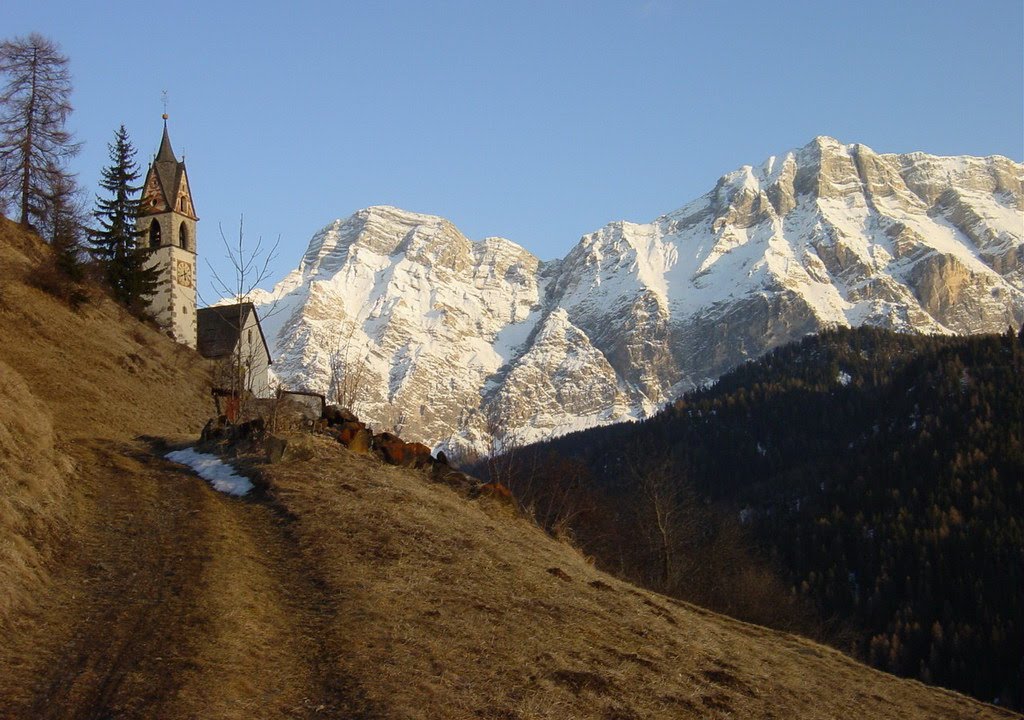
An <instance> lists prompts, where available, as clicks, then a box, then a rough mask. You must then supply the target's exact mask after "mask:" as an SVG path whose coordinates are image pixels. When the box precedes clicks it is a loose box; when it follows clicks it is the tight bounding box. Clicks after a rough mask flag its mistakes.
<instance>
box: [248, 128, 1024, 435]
mask: <svg viewBox="0 0 1024 720" xmlns="http://www.w3.org/2000/svg"><path fill="white" fill-rule="evenodd" d="M256 300H257V301H258V303H259V304H260V305H261V307H262V308H263V312H264V314H266V313H267V312H269V310H270V307H271V306H272V305H275V303H276V308H275V310H274V314H273V315H272V316H271V317H270V318H269V319H268V320H267V321H266V323H265V326H266V328H267V330H268V337H269V338H272V342H273V344H274V348H273V352H274V358H275V364H274V368H273V369H274V372H275V373H276V375H277V376H278V378H280V379H281V380H282V381H283V382H285V383H286V384H288V385H289V386H306V387H309V388H312V389H316V390H319V391H323V392H327V393H329V394H330V395H332V396H334V397H337V396H340V397H341V400H342V402H344V403H347V404H350V405H352V406H353V409H354V410H355V411H356V412H357V413H358V414H359V415H360V416H362V417H366V418H370V419H371V420H372V421H373V422H375V423H377V424H381V425H392V426H397V427H398V429H400V430H401V432H402V434H403V436H406V437H408V438H410V439H415V440H422V441H424V442H427V443H428V444H432V445H435V446H440V445H443V446H445V447H447V448H448V449H449V450H453V449H454V450H456V451H459V450H463V451H477V452H487V451H490V450H493V449H495V448H497V447H501V446H502V445H503V444H504V443H507V442H510V441H512V442H526V441H531V440H535V439H539V438H542V437H545V436H548V435H551V434H555V433H562V432H567V431H570V430H573V429H578V428H582V427H587V426H591V425H594V424H600V423H606V422H614V421H619V420H625V419H631V418H641V417H644V416H646V415H648V414H650V413H651V412H653V411H654V410H655V409H657V408H658V407H659V406H660V405H662V404H663V403H665V402H666V401H668V400H671V399H672V398H673V397H675V396H676V395H678V394H680V393H682V392H684V391H685V390H687V389H690V388H692V387H694V386H696V385H700V384H702V383H706V382H708V381H710V380H713V379H714V378H716V377H717V376H718V375H720V374H721V373H722V372H724V371H725V370H728V369H729V368H731V367H733V366H735V365H736V364H738V363H740V362H743V361H744V360H746V359H748V358H753V357H757V356H758V355H760V354H762V353H764V352H765V351H767V350H769V349H771V348H773V347H775V346H777V345H779V344H782V343H786V342H789V341H791V340H794V339H797V338H799V337H801V336H802V335H804V334H806V333H809V332H814V331H816V330H818V329H820V328H822V327H825V326H828V325H834V324H839V325H860V324H864V323H869V324H873V325H880V326H884V327H889V328H893V329H896V330H901V331H908V332H935V333H974V332H989V331H999V332H1001V331H1003V330H1005V329H1006V327H1007V326H1008V325H1012V326H1014V327H1018V326H1020V324H1021V323H1022V322H1024V166H1022V165H1021V164H1019V163H1015V162H1013V161H1011V160H1008V159H1006V158H1002V157H989V158H973V157H954V158H939V157H933V156H929V155H924V154H920V153H912V154H908V155H879V154H876V153H874V152H872V151H871V150H870V149H869V148H866V147H864V146H862V145H843V144H841V143H839V142H837V141H835V140H833V139H831V138H825V137H821V138H817V139H815V140H814V141H813V142H811V143H810V144H808V145H807V146H806V147H804V148H802V149H800V150H796V151H793V152H789V153H787V154H786V155H784V156H782V157H772V158H769V159H768V160H767V161H766V162H764V163H763V164H762V165H760V166H759V167H751V166H747V167H743V168H741V169H739V170H737V171H735V172H732V173H729V174H728V175H725V176H724V177H722V178H721V179H720V180H719V181H718V183H717V184H716V186H715V187H714V189H713V190H711V191H710V192H709V193H707V194H706V195H704V196H703V197H701V198H699V199H697V200H695V201H693V202H691V203H689V204H688V205H686V206H684V207H683V208H681V209H679V210H677V211H675V212H673V213H669V214H668V215H665V216H663V217H660V218H658V219H657V220H655V221H653V222H651V223H647V224H633V223H627V222H616V223H612V224H610V225H607V226H605V227H604V228H602V229H600V230H598V231H597V232H594V233H591V234H589V235H586V236H584V237H583V238H582V239H581V240H580V242H579V244H578V245H577V246H576V247H575V248H574V249H573V250H572V251H571V252H570V253H569V255H568V256H567V257H566V258H565V259H563V260H560V261H556V262H550V263H542V262H540V261H538V259H537V258H535V257H533V256H532V255H531V254H530V253H528V252H527V251H525V250H524V249H523V248H521V247H519V246H518V245H516V244H515V243H513V242H511V241H509V240H505V239H502V238H488V239H486V240H483V241H480V242H472V241H470V240H468V239H467V238H465V237H464V236H463V235H462V234H461V233H460V232H459V231H458V230H457V229H456V228H455V227H454V226H453V225H452V224H451V223H450V222H448V221H447V220H444V219H442V218H438V217H433V216H428V215H417V214H413V213H409V212H405V211H402V210H398V209H395V208H389V207H375V208H368V209H366V210H361V211H360V212H358V213H356V214H355V215H353V216H351V217H350V218H348V219H347V220H337V221H335V222H334V223H332V224H331V225H329V226H327V227H326V228H324V229H323V230H321V231H320V232H319V233H317V234H316V235H315V236H314V237H313V239H312V240H311V241H310V244H309V247H308V249H307V251H306V254H305V255H304V257H303V259H302V262H301V263H300V265H299V267H298V269H296V270H295V271H293V272H292V273H291V274H290V275H289V276H288V277H286V278H285V279H284V280H283V281H282V282H281V283H279V284H278V285H277V287H276V288H275V289H274V291H273V292H271V293H266V294H265V295H262V296H261V297H259V298H256Z"/></svg>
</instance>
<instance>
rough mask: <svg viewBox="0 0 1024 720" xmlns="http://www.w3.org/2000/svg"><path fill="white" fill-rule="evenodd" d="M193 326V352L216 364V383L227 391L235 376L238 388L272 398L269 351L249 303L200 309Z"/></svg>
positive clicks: (254, 310)
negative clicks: (194, 331) (235, 373)
mask: <svg viewBox="0 0 1024 720" xmlns="http://www.w3.org/2000/svg"><path fill="white" fill-rule="evenodd" d="M196 324H197V332H196V341H197V342H196V345H197V349H198V350H199V354H200V355H202V356H203V357H204V358H207V359H209V360H215V361H217V362H218V363H219V367H218V373H219V375H220V376H221V377H219V378H218V382H220V383H221V384H222V385H224V386H225V387H230V386H231V375H232V374H233V373H234V372H237V373H238V374H239V376H240V379H241V383H242V385H241V387H242V388H244V389H246V390H248V391H249V392H251V393H252V394H253V395H255V396H256V397H270V396H271V395H272V393H271V390H270V378H269V374H268V371H269V369H270V364H271V359H270V348H269V346H268V345H267V339H266V337H264V335H263V327H262V326H261V325H260V318H259V314H258V313H257V312H256V307H255V306H254V305H253V304H252V303H251V302H244V303H236V304H234V305H215V306H213V307H208V308H201V309H200V310H198V311H197V312H196Z"/></svg>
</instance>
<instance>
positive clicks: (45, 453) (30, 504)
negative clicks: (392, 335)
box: [0, 218, 210, 630]
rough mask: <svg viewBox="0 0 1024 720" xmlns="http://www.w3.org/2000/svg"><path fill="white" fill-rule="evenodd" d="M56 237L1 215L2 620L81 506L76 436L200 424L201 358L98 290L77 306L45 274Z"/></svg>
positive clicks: (206, 404)
mask: <svg viewBox="0 0 1024 720" xmlns="http://www.w3.org/2000/svg"><path fill="white" fill-rule="evenodd" d="M48 256H49V249H48V248H47V247H46V245H45V244H43V243H42V242H41V241H40V240H39V238H37V237H36V236H34V235H31V234H28V233H25V232H23V231H22V230H21V229H20V228H19V227H18V226H17V225H15V224H14V223H11V222H9V221H7V220H5V219H3V218H0V540H2V542H0V588H3V589H4V592H2V593H0V630H2V629H3V628H4V627H5V626H6V625H7V623H9V622H10V621H11V617H12V611H13V609H14V608H15V607H19V606H22V607H24V606H30V605H32V604H33V603H34V601H35V600H36V599H37V597H38V595H39V592H38V588H39V587H41V585H42V584H43V583H45V581H46V579H47V573H46V565H47V562H48V560H52V556H53V555H54V554H55V553H56V552H58V551H59V550H61V549H62V548H65V547H66V545H67V542H68V540H69V532H70V528H71V527H73V525H74V521H75V513H76V512H80V511H81V510H82V509H83V508H82V500H83V493H82V488H81V487H80V486H78V485H77V483H76V475H77V474H78V472H79V470H80V467H79V466H80V462H81V453H80V452H79V451H80V449H81V447H82V446H84V445H86V444H88V443H90V442H92V441H94V440H95V439H96V438H104V439H127V438H132V437H135V436H138V435H144V434H148V435H156V434H174V433H183V432H192V431H196V430H197V429H198V428H200V427H201V426H202V422H203V421H204V420H205V418H206V416H208V415H209V414H210V401H209V399H208V395H207V393H208V387H209V385H208V383H206V382H205V380H204V378H205V373H206V372H207V370H206V365H205V363H203V362H202V361H201V360H199V359H198V358H197V357H196V356H195V354H194V353H191V352H189V351H188V350H186V349H185V348H182V347H180V346H179V345H176V344H175V343H173V342H171V341H170V340H168V339H167V338H165V337H163V336H161V334H160V333H159V332H157V331H156V330H155V329H153V328H150V327H147V326H145V325H143V324H141V323H139V322H137V321H136V320H134V319H133V318H131V317H129V316H128V315H127V314H126V313H125V312H124V311H123V310H122V309H121V308H120V307H118V306H117V305H116V304H114V303H112V302H110V301H109V300H107V299H105V298H104V297H103V296H102V295H101V294H100V293H98V292H95V291H93V292H92V293H91V295H92V296H93V297H92V299H91V301H90V302H88V303H86V304H84V305H83V306H82V307H80V308H79V309H78V310H72V309H71V308H70V307H68V305H67V304H66V303H64V302H62V301H61V300H58V299H57V298H55V297H54V296H53V295H51V294H49V293H47V292H44V291H43V290H41V289H40V288H39V287H38V286H39V285H40V281H41V280H43V279H44V278H47V277H49V275H50V273H51V271H50V270H49V267H48V266H49V264H48V261H47V260H48Z"/></svg>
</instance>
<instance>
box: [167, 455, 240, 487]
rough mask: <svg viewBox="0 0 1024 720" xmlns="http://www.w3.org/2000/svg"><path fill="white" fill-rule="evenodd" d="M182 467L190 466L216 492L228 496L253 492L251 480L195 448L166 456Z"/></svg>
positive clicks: (213, 456) (215, 457)
mask: <svg viewBox="0 0 1024 720" xmlns="http://www.w3.org/2000/svg"><path fill="white" fill-rule="evenodd" d="M164 457H166V458H167V459H168V460H172V461H174V462H176V463H181V464H182V465H188V466H189V467H190V468H192V469H193V470H195V471H196V474H198V475H199V477H201V478H203V479H204V480H206V481H208V482H209V483H210V484H211V485H213V489H214V490H219V491H221V492H222V493H227V494H228V495H245V494H246V493H247V492H249V491H250V490H252V483H251V482H249V478H246V477H243V476H241V475H238V474H236V473H235V469H234V468H233V467H231V466H230V465H228V464H227V463H225V462H223V461H222V460H221V459H220V458H219V457H217V456H216V455H208V454H206V453H201V452H196V451H195V449H193V448H185V449H184V450H175V451H174V452H169V453H167V455H165V456H164Z"/></svg>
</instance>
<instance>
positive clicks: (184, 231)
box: [178, 223, 188, 250]
mask: <svg viewBox="0 0 1024 720" xmlns="http://www.w3.org/2000/svg"><path fill="white" fill-rule="evenodd" d="M178 244H179V245H180V246H181V247H183V248H185V249H186V250H188V226H187V225H185V223H182V224H181V227H179V228H178Z"/></svg>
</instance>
